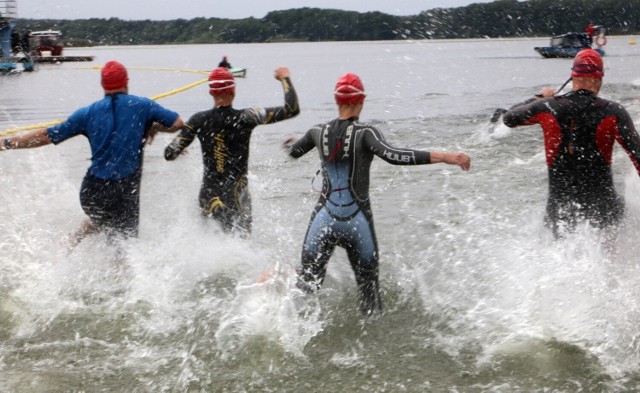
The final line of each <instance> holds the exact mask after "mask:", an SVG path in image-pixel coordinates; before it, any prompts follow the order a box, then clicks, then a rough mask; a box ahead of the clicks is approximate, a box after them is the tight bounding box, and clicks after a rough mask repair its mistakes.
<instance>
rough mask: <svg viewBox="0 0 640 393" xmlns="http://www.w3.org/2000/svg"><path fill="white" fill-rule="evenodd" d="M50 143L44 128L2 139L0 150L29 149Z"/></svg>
mask: <svg viewBox="0 0 640 393" xmlns="http://www.w3.org/2000/svg"><path fill="white" fill-rule="evenodd" d="M50 143H52V142H51V139H50V138H49V133H48V132H47V129H46V128H39V129H37V130H35V131H31V132H28V133H26V134H22V135H17V136H13V137H10V138H4V139H2V143H0V150H11V149H30V148H33V147H39V146H44V145H48V144H50Z"/></svg>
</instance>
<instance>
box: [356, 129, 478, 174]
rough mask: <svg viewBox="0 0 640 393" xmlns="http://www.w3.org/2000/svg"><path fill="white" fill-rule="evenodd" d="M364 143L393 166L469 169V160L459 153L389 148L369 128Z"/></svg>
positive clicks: (383, 140)
mask: <svg viewBox="0 0 640 393" xmlns="http://www.w3.org/2000/svg"><path fill="white" fill-rule="evenodd" d="M365 132H366V133H365V143H366V144H367V146H368V147H369V149H370V150H371V151H372V152H373V153H374V154H375V155H377V156H378V157H380V158H382V159H383V160H385V161H386V162H388V163H390V164H393V165H423V164H436V163H440V162H444V163H445V164H450V165H458V166H459V167H460V168H462V169H463V170H465V171H468V170H469V168H470V167H471V158H469V156H468V155H466V154H465V153H461V152H429V151H425V150H415V149H407V148H397V147H394V146H391V145H390V144H389V143H387V141H386V140H385V139H384V136H383V135H382V133H381V132H380V131H379V130H378V129H376V128H374V127H370V128H369V129H367V130H366V131H365Z"/></svg>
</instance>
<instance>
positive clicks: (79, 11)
mask: <svg viewBox="0 0 640 393" xmlns="http://www.w3.org/2000/svg"><path fill="white" fill-rule="evenodd" d="M488 2H490V0H245V1H214V0H173V1H172V0H17V6H18V18H25V19H89V18H111V17H114V18H120V19H124V20H144V19H151V20H171V19H179V18H181V19H193V18H196V17H204V18H224V19H242V18H249V17H254V18H262V17H264V16H265V15H266V14H267V13H268V12H270V11H280V10H288V9H292V8H302V7H314V8H324V9H329V8H331V9H341V10H348V11H358V12H368V11H380V12H384V13H386V14H391V15H401V16H407V15H416V14H419V13H420V12H422V11H426V10H430V9H433V8H451V7H461V6H465V5H468V4H471V3H488Z"/></svg>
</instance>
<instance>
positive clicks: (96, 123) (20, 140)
mask: <svg viewBox="0 0 640 393" xmlns="http://www.w3.org/2000/svg"><path fill="white" fill-rule="evenodd" d="M128 82H129V77H128V75H127V70H126V68H125V67H124V66H123V65H122V64H120V63H118V62H116V61H110V62H108V63H106V64H105V65H104V67H103V68H102V71H101V84H102V88H103V89H104V97H103V98H101V99H100V100H98V101H96V102H94V103H93V104H91V105H89V106H86V107H83V108H80V109H78V110H77V111H75V112H74V113H73V114H71V116H69V117H68V118H67V119H66V120H65V121H63V122H62V123H60V124H58V125H55V126H52V127H49V128H41V129H38V130H35V131H32V132H29V133H26V134H22V135H18V136H13V137H10V138H5V139H2V140H1V141H0V150H3V151H6V150H13V149H29V148H34V147H39V146H44V145H48V144H51V143H53V144H56V145H57V144H59V143H61V142H63V141H65V140H67V139H69V138H72V137H74V136H77V135H84V136H85V137H87V139H88V140H89V145H90V147H91V164H90V166H89V169H88V170H87V173H86V174H85V177H84V180H83V181H82V186H81V188H80V204H81V205H82V209H83V210H84V212H85V213H86V215H87V216H88V220H86V221H85V222H84V223H83V224H82V226H81V229H80V230H79V231H78V233H76V235H75V238H74V239H72V242H73V244H71V245H75V243H77V242H79V241H80V240H82V238H84V237H85V236H86V235H88V234H91V233H96V232H99V231H102V230H104V231H105V232H106V233H107V235H108V236H109V237H110V238H112V237H113V236H119V237H124V238H126V237H129V236H133V237H135V236H137V235H138V226H139V217H140V183H141V179H142V161H143V153H144V146H145V143H146V142H149V141H151V139H153V136H154V135H155V133H156V132H158V131H162V132H176V131H178V130H179V129H180V128H182V126H183V122H182V119H181V118H180V116H179V115H178V114H177V113H176V112H173V111H170V110H168V109H165V108H164V107H162V106H160V105H159V104H157V103H156V102H155V101H152V100H150V99H148V98H144V97H138V96H134V95H130V94H129V88H128Z"/></svg>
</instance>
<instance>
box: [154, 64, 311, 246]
mask: <svg viewBox="0 0 640 393" xmlns="http://www.w3.org/2000/svg"><path fill="white" fill-rule="evenodd" d="M274 77H275V79H277V80H278V81H280V83H281V84H282V88H283V89H284V105H283V106H277V107H270V108H261V107H253V108H247V109H235V108H233V106H232V105H233V100H234V98H235V91H236V83H235V79H234V77H233V75H232V74H231V72H229V70H228V69H227V68H225V67H218V68H216V69H215V70H213V71H212V72H211V74H210V75H209V94H210V95H211V96H213V104H214V107H213V109H208V110H205V111H202V112H199V113H196V114H195V115H193V116H191V118H190V119H189V121H187V123H186V124H185V126H184V128H183V129H182V131H181V132H180V134H179V135H178V136H176V138H175V139H174V140H173V141H172V142H171V143H170V144H169V145H168V146H167V147H166V149H165V153H164V157H165V159H167V160H175V159H176V158H178V156H179V155H180V154H181V153H182V152H184V150H185V149H186V148H187V146H189V145H190V144H191V142H193V140H194V139H195V138H196V137H197V138H198V139H199V140H200V147H201V149H202V160H203V164H204V171H203V176H202V186H201V188H200V195H199V205H200V210H201V212H202V214H203V215H205V216H208V217H211V218H214V219H215V220H217V221H218V222H220V224H221V225H222V229H223V230H224V231H225V232H227V233H231V232H236V233H239V234H240V235H241V236H245V237H246V236H248V235H249V234H250V233H251V224H252V214H251V197H250V194H249V181H248V178H247V173H248V166H249V144H250V138H251V134H252V132H253V130H254V128H256V127H257V126H259V125H262V124H272V123H276V122H279V121H283V120H286V119H290V118H292V117H294V116H296V115H297V114H298V113H300V107H299V105H298V96H297V94H296V91H295V89H294V88H293V84H292V83H291V78H290V73H289V69H288V68H287V67H278V68H276V70H275V72H274Z"/></svg>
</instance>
